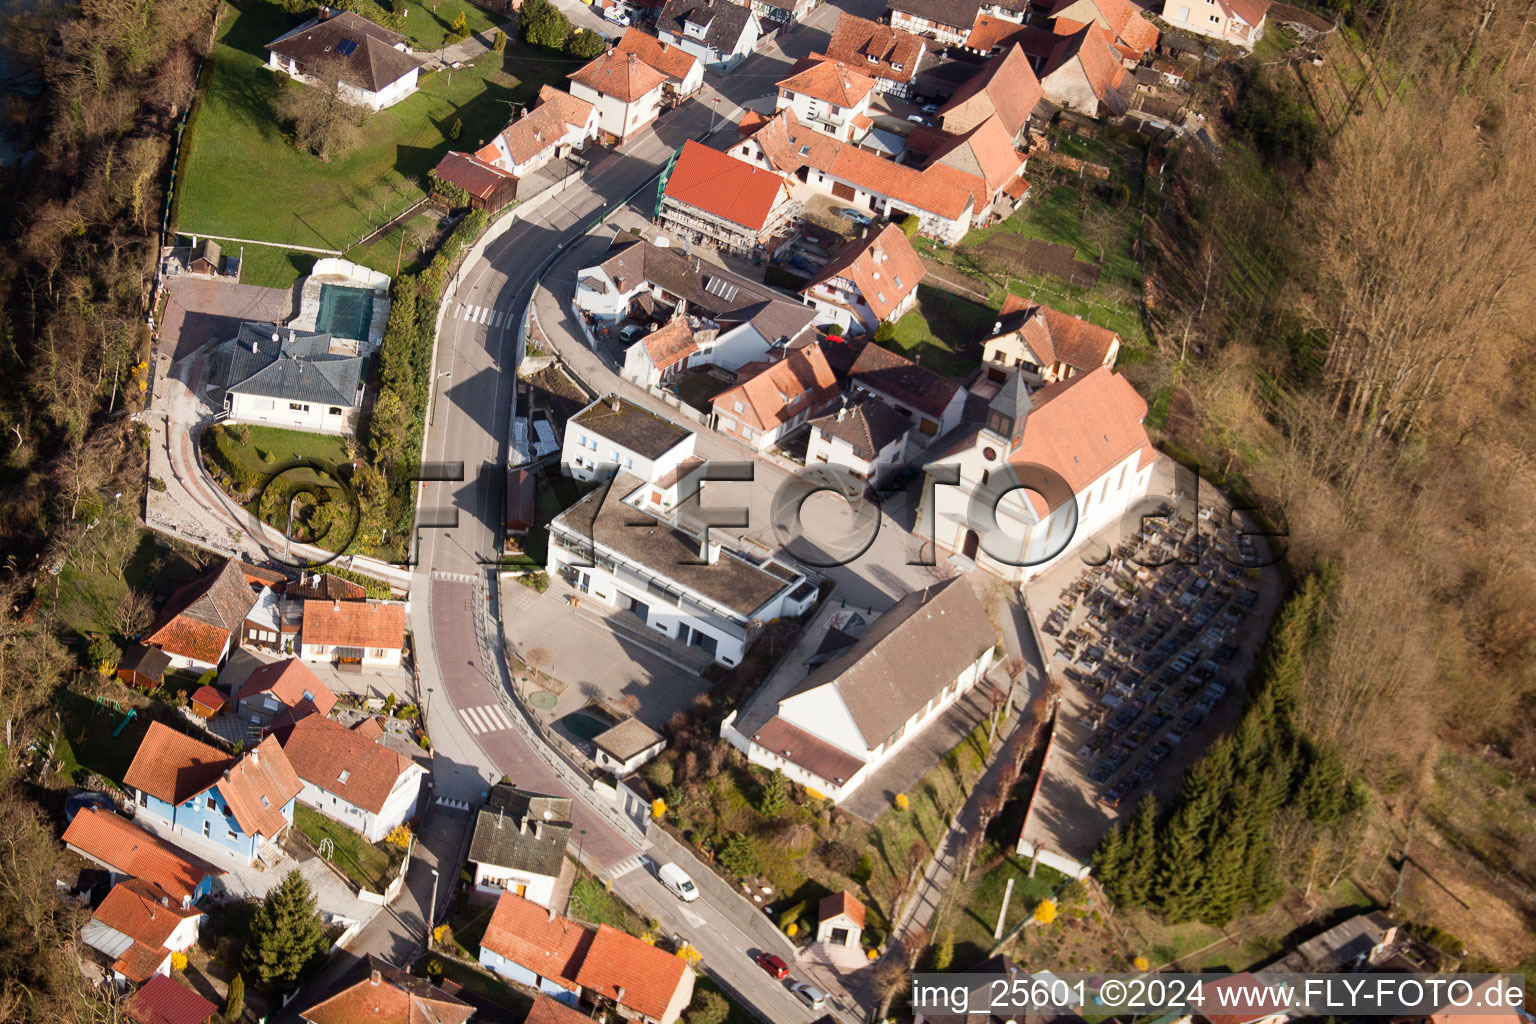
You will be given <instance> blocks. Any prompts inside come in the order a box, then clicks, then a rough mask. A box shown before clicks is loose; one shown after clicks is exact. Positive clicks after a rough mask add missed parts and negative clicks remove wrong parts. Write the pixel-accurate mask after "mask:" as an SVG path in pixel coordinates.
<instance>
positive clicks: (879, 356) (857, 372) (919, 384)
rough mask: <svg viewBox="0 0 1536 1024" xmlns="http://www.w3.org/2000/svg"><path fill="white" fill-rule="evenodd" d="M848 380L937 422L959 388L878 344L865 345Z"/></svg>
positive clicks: (952, 382) (944, 378)
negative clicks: (907, 406)
mask: <svg viewBox="0 0 1536 1024" xmlns="http://www.w3.org/2000/svg"><path fill="white" fill-rule="evenodd" d="M849 377H850V379H851V380H852V381H853V383H855V384H860V385H863V386H864V387H866V388H868V389H869V390H871V391H877V392H879V393H880V394H882V395H888V396H889V397H890V398H891V399H892V400H893V401H895V402H897V403H899V404H901V405H909V406H911V407H912V408H914V409H917V410H918V411H919V412H923V413H926V414H927V415H929V416H931V417H933V418H934V419H938V418H939V417H941V416H943V415H944V410H945V409H948V408H949V403H950V402H951V401H952V400H953V399H954V397H955V392H957V391H959V390H960V385H958V384H956V383H955V382H954V381H952V380H950V379H948V378H947V377H941V376H939V375H938V374H937V373H934V372H933V371H932V370H930V369H928V368H926V367H923V366H918V365H917V364H916V363H914V362H913V361H912V360H910V359H908V358H907V357H906V356H904V355H901V354H899V353H896V352H892V351H891V350H890V349H886V348H881V347H880V346H879V345H875V344H868V345H865V346H864V350H863V351H862V352H860V353H859V358H858V359H856V360H854V363H853V369H852V370H851V371H849Z"/></svg>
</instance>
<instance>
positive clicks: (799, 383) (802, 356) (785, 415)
mask: <svg viewBox="0 0 1536 1024" xmlns="http://www.w3.org/2000/svg"><path fill="white" fill-rule="evenodd" d="M740 371H741V376H740V377H739V378H738V382H737V384H736V386H735V387H732V388H727V389H726V390H724V391H722V392H720V393H719V394H718V395H716V396H715V397H714V398H712V399H711V400H710V426H712V427H714V428H715V429H716V430H718V431H719V432H720V433H722V434H725V435H727V436H728V437H733V438H735V439H736V440H738V441H740V442H741V443H742V444H744V445H747V446H749V447H751V448H754V449H756V450H757V451H760V452H761V451H767V450H768V449H769V448H770V447H772V446H773V445H775V444H778V443H779V441H780V440H782V439H783V438H784V437H785V436H787V435H788V434H789V433H790V432H791V431H793V430H794V429H795V428H796V427H798V426H800V424H802V423H804V422H805V421H806V420H808V419H810V418H811V417H812V416H817V415H820V414H821V412H822V411H823V410H824V409H826V408H827V407H828V406H829V405H830V404H831V403H832V402H833V400H834V399H836V397H837V375H836V374H835V373H833V371H832V365H831V364H830V363H828V362H827V356H826V353H824V352H822V350H821V346H820V345H819V344H814V343H813V344H809V345H801V346H798V347H796V348H792V349H790V350H789V352H788V353H786V354H785V356H784V358H782V359H777V360H774V361H773V362H767V363H750V364H747V365H744V366H742V367H740Z"/></svg>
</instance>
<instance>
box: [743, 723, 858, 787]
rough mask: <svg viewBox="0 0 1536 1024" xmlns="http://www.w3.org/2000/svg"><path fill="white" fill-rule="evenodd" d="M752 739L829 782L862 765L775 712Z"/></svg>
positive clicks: (839, 780)
mask: <svg viewBox="0 0 1536 1024" xmlns="http://www.w3.org/2000/svg"><path fill="white" fill-rule="evenodd" d="M752 742H754V743H756V744H757V745H758V746H760V747H762V748H763V749H764V750H769V751H772V752H773V753H774V754H777V755H778V756H780V757H783V758H785V759H787V760H789V761H792V762H794V763H795V764H797V765H799V766H800V767H802V768H804V769H805V770H806V771H808V772H810V773H811V774H813V775H817V776H820V777H821V778H823V779H827V780H828V781H830V782H836V783H843V782H846V781H847V780H849V779H851V778H853V775H854V773H855V772H857V771H858V770H859V769H860V768H862V767H864V762H863V761H860V760H859V759H858V758H856V757H854V756H853V755H852V754H850V753H848V752H847V751H846V750H843V749H842V748H841V747H834V746H833V745H832V744H830V743H828V742H827V741H826V740H823V739H820V738H818V737H816V736H812V735H811V734H810V733H808V732H806V731H805V730H804V729H802V728H800V727H799V726H798V725H795V724H793V723H791V722H789V721H787V720H786V719H783V718H780V717H779V716H778V715H774V716H773V717H772V718H770V719H768V721H767V722H766V723H764V725H763V727H762V728H761V729H759V730H758V731H757V732H756V733H754V734H753V736H752Z"/></svg>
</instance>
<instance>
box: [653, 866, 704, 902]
mask: <svg viewBox="0 0 1536 1024" xmlns="http://www.w3.org/2000/svg"><path fill="white" fill-rule="evenodd" d="M656 879H657V881H659V882H660V883H661V884H662V885H664V886H665V887H666V888H667V891H668V892H670V893H671V894H672V895H674V896H676V897H677V898H678V899H680V900H682V901H683V902H684V903H692V902H693V901H694V900H696V899H698V898H699V887H698V886H696V885H694V884H693V879H691V878H689V877H688V872H686V871H684V870H683V869H682V868H680V867H678V866H677V865H676V864H671V863H668V864H663V865H662V866H661V867H660V868H659V869H657V871H656Z"/></svg>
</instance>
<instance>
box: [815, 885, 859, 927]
mask: <svg viewBox="0 0 1536 1024" xmlns="http://www.w3.org/2000/svg"><path fill="white" fill-rule="evenodd" d="M839 914H842V915H843V916H844V917H846V918H848V919H849V920H850V921H852V922H853V923H854V924H856V925H858V926H859V927H860V928H863V927H864V904H862V903H860V902H859V901H858V900H856V899H854V898H853V893H851V892H848V891H847V890H844V891H842V892H835V893H833V894H832V895H830V896H824V897H822V900H821V903H820V904H819V905H818V906H817V907H816V918H817V920H818V921H825V920H827V919H828V918H831V917H836V916H837V915H839Z"/></svg>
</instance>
